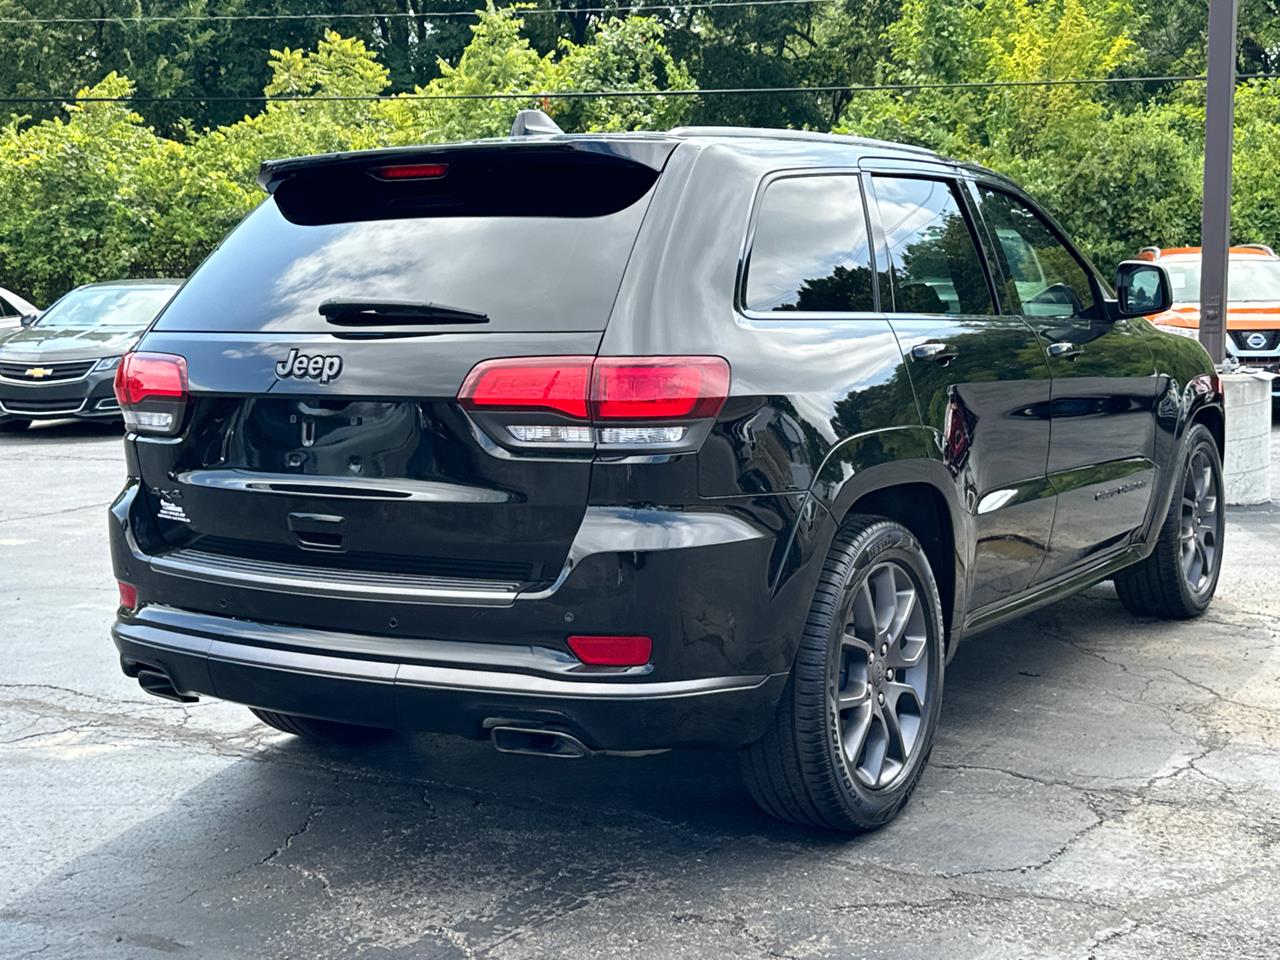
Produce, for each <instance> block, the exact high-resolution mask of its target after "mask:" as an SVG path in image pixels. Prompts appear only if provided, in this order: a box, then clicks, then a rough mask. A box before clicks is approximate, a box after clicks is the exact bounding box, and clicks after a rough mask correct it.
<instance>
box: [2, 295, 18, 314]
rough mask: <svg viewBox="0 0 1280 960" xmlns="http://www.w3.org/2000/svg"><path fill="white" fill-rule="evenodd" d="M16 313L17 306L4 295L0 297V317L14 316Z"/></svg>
mask: <svg viewBox="0 0 1280 960" xmlns="http://www.w3.org/2000/svg"><path fill="white" fill-rule="evenodd" d="M17 315H18V310H17V308H16V307H14V305H13V304H11V303H10V302H9V301H8V300H6V299H5V298H4V297H0V317H5V318H8V317H16V316H17Z"/></svg>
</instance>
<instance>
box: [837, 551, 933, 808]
mask: <svg viewBox="0 0 1280 960" xmlns="http://www.w3.org/2000/svg"><path fill="white" fill-rule="evenodd" d="M841 623H842V624H843V632H842V635H841V637H840V650H839V659H838V663H837V667H838V669H837V672H836V677H835V682H834V683H833V684H832V687H833V699H834V715H835V719H836V723H837V726H838V733H839V740H840V745H841V754H842V757H843V759H844V763H845V767H846V769H847V770H848V771H849V773H850V774H851V775H852V776H854V777H856V778H857V780H858V781H859V782H860V783H861V784H862V785H863V786H864V787H866V788H868V789H871V790H883V789H886V788H888V787H891V786H893V785H894V784H895V783H896V782H897V781H898V779H899V778H900V777H901V776H902V775H903V773H904V772H905V771H906V770H907V768H908V765H909V761H910V760H911V758H912V756H913V754H914V751H915V750H916V747H917V745H918V743H919V740H920V736H919V735H920V730H921V728H922V726H923V722H924V711H925V709H926V707H925V704H927V703H928V697H927V693H928V690H929V684H930V683H931V682H932V681H933V678H932V677H931V676H930V675H929V658H928V657H927V656H926V651H927V650H928V645H929V643H930V640H931V638H930V636H929V633H930V629H929V618H928V617H927V616H926V613H925V608H924V601H923V597H922V591H921V589H920V587H919V584H918V583H917V581H916V579H915V576H914V574H913V573H912V572H911V571H910V570H908V569H907V567H905V566H904V565H902V564H901V563H898V562H897V561H892V560H891V561H885V562H883V563H880V564H877V565H876V566H874V567H873V568H872V569H871V571H870V572H869V573H868V574H867V575H866V576H865V577H864V578H862V579H861V580H860V581H855V582H854V584H853V585H852V589H851V590H850V591H849V592H848V593H847V594H846V599H845V609H844V612H843V614H842V619H841Z"/></svg>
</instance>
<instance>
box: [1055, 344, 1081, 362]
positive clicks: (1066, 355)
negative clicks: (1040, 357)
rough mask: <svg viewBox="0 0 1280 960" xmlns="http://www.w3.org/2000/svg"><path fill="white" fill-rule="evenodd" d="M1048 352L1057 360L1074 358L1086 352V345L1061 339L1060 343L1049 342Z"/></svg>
mask: <svg viewBox="0 0 1280 960" xmlns="http://www.w3.org/2000/svg"><path fill="white" fill-rule="evenodd" d="M1048 353H1049V356H1051V357H1053V358H1054V359H1055V360H1074V359H1075V358H1076V357H1078V356H1080V354H1082V353H1084V347H1082V346H1080V344H1078V343H1071V342H1070V341H1069V340H1061V341H1059V342H1058V343H1051V344H1049V350H1048Z"/></svg>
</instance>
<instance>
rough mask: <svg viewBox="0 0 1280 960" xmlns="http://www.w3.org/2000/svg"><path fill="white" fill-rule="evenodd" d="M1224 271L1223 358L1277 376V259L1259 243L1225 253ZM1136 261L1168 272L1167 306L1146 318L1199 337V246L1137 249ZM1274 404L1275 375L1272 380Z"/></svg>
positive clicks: (1279, 394)
mask: <svg viewBox="0 0 1280 960" xmlns="http://www.w3.org/2000/svg"><path fill="white" fill-rule="evenodd" d="M1230 258H1231V262H1230V266H1229V268H1228V271H1227V354H1228V355H1229V356H1232V357H1234V358H1235V359H1236V360H1238V361H1239V362H1240V363H1242V364H1244V365H1247V366H1256V367H1262V368H1264V369H1267V370H1275V371H1277V372H1280V256H1277V255H1276V252H1275V251H1274V250H1272V249H1271V248H1270V247H1268V246H1264V245H1263V244H1261V243H1246V244H1242V245H1240V246H1238V247H1232V248H1231V250H1230ZM1138 259H1140V260H1151V261H1153V262H1155V263H1158V264H1160V265H1161V266H1162V267H1164V268H1165V269H1166V270H1167V271H1168V272H1169V281H1170V283H1171V284H1172V285H1173V306H1172V307H1171V308H1170V309H1168V310H1166V311H1165V312H1164V313H1157V314H1153V315H1152V316H1151V317H1149V318H1148V319H1149V320H1150V321H1151V322H1152V323H1154V324H1155V325H1156V326H1157V327H1159V328H1160V329H1161V330H1165V331H1167V332H1169V333H1176V334H1181V335H1182V336H1186V337H1198V336H1199V335H1200V248H1199V247H1168V248H1165V249H1163V250H1162V249H1161V248H1160V247H1143V248H1142V250H1141V251H1140V252H1139V253H1138ZM1271 388H1272V398H1273V399H1275V400H1277V401H1280V377H1278V378H1276V379H1275V380H1273V381H1272V387H1271Z"/></svg>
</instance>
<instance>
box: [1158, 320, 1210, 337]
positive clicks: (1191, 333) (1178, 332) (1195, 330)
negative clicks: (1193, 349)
mask: <svg viewBox="0 0 1280 960" xmlns="http://www.w3.org/2000/svg"><path fill="white" fill-rule="evenodd" d="M1152 326H1153V327H1155V328H1156V329H1157V330H1159V331H1160V332H1161V333H1172V334H1173V335H1174V336H1175V337H1186V338H1187V339H1188V340H1199V339H1200V328H1199V327H1172V326H1169V325H1168V324H1164V323H1153V324H1152Z"/></svg>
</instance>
